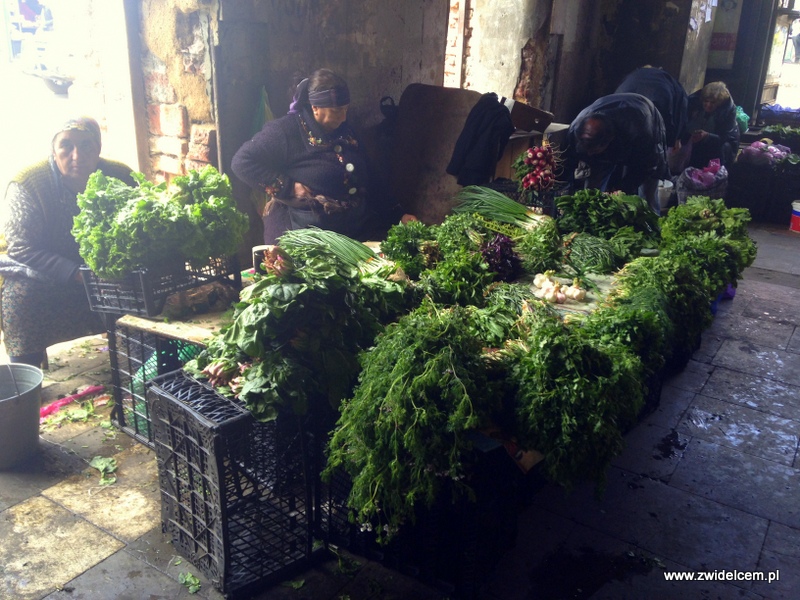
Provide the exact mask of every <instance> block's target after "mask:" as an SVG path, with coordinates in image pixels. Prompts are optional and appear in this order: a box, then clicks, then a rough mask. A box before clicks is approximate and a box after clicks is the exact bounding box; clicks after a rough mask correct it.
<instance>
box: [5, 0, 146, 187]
mask: <svg viewBox="0 0 800 600" xmlns="http://www.w3.org/2000/svg"><path fill="white" fill-rule="evenodd" d="M0 2H2V3H3V20H2V22H0V27H2V35H0V39H2V41H3V43H2V51H0V76H2V78H3V86H2V90H1V91H0V95H1V96H2V105H3V108H4V110H3V111H2V114H0V126H1V127H2V128H3V131H4V132H6V139H8V140H11V142H10V143H7V144H5V145H4V149H3V150H2V156H0V185H2V187H3V189H5V184H6V183H7V182H8V181H9V179H10V178H11V177H12V176H13V175H14V174H15V173H16V172H17V171H18V170H19V169H21V168H23V167H24V166H27V165H28V164H31V163H33V162H36V161H38V160H41V159H43V158H46V157H47V155H48V154H49V151H50V150H49V142H50V140H51V139H52V137H53V134H54V132H55V131H56V130H57V129H58V127H60V126H61V124H63V122H64V121H65V120H66V119H68V118H72V117H75V116H79V115H90V116H92V117H94V118H95V119H97V121H98V122H99V123H100V125H101V128H102V131H103V156H105V157H107V158H111V159H115V160H119V161H122V162H124V163H126V164H128V165H129V166H130V167H131V168H132V169H135V170H140V168H139V158H138V156H139V154H138V152H137V142H136V140H137V137H136V133H135V132H136V130H135V126H134V111H133V100H132V85H131V75H130V73H131V70H130V56H129V51H128V43H127V40H128V35H127V25H126V15H125V8H124V5H125V3H124V2H108V1H107V0H36V1H35V0H0Z"/></svg>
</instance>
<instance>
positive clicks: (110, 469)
mask: <svg viewBox="0 0 800 600" xmlns="http://www.w3.org/2000/svg"><path fill="white" fill-rule="evenodd" d="M89 466H90V467H92V468H94V469H97V470H98V471H100V485H112V484H114V483H116V482H117V476H116V475H114V472H115V471H116V470H117V459H116V458H113V457H110V458H109V457H103V456H95V457H94V458H93V459H92V460H91V461H90V462H89Z"/></svg>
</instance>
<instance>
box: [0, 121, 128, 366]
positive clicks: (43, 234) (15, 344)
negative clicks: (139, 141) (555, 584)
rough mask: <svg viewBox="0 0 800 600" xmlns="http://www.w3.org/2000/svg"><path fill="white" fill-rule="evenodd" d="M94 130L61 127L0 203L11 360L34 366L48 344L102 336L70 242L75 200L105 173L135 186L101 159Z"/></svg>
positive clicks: (71, 124) (1, 270) (120, 167)
mask: <svg viewBox="0 0 800 600" xmlns="http://www.w3.org/2000/svg"><path fill="white" fill-rule="evenodd" d="M100 147H101V140H100V126H99V125H98V124H97V121H95V120H94V119H91V118H88V117H81V118H78V119H73V120H70V121H68V122H67V123H65V124H64V125H63V126H62V127H61V129H60V130H59V131H58V132H57V133H56V134H55V136H54V137H53V140H52V152H51V154H50V156H49V157H48V158H46V159H44V160H42V161H41V162H39V163H36V164H33V165H31V166H29V167H27V168H26V169H23V170H22V171H21V172H20V173H18V174H17V175H16V176H15V177H14V178H13V179H12V181H11V182H10V183H9V185H8V188H7V190H6V197H5V207H4V210H5V216H4V223H3V233H4V235H5V242H6V244H7V249H8V251H7V254H5V255H0V274H1V275H2V277H3V285H2V291H1V292H0V293H1V294H2V313H1V314H2V328H3V341H4V343H5V347H6V352H7V353H8V355H9V357H10V360H11V362H22V363H27V364H31V365H34V366H40V365H41V364H42V363H43V361H44V360H45V358H46V354H45V351H46V349H47V347H48V346H50V345H52V344H56V343H59V342H64V341H68V340H72V339H75V338H78V337H82V336H85V335H91V334H93V333H100V332H102V331H103V330H104V327H103V323H102V321H101V319H100V318H99V315H98V313H94V312H92V311H91V310H90V308H89V301H88V298H87V296H86V290H85V288H84V286H83V283H82V280H81V276H80V271H79V268H80V266H81V264H82V260H81V257H80V255H79V253H78V244H77V242H76V241H75V238H74V237H73V236H72V233H71V231H72V226H73V218H74V217H75V216H76V215H77V214H78V211H79V209H78V205H77V194H79V193H81V192H83V191H84V190H85V189H86V182H87V181H88V179H89V175H91V174H92V173H94V172H95V171H96V170H98V169H100V170H101V171H103V173H105V174H106V175H109V176H111V177H116V178H118V179H121V180H122V181H125V182H126V183H128V184H129V185H134V181H133V179H132V178H131V169H130V168H129V167H128V166H126V165H124V164H122V163H119V162H115V161H110V160H106V159H104V158H100Z"/></svg>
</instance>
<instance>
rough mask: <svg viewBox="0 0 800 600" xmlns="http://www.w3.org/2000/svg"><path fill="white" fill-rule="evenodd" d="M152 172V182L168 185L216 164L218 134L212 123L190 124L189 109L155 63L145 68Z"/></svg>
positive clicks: (150, 169)
mask: <svg viewBox="0 0 800 600" xmlns="http://www.w3.org/2000/svg"><path fill="white" fill-rule="evenodd" d="M146 71H147V72H146V73H145V93H146V97H147V119H148V134H149V140H148V148H149V155H150V164H149V172H150V173H151V175H152V179H153V181H169V180H170V179H172V178H173V177H175V176H176V175H185V174H186V173H187V172H188V171H190V170H198V171H199V170H200V169H202V168H203V167H204V166H206V165H208V164H210V165H213V166H214V167H217V168H219V167H218V164H217V162H218V161H217V131H216V128H215V126H214V125H213V124H210V123H191V122H190V121H189V111H188V110H187V108H186V106H183V105H182V104H179V103H178V102H177V94H176V92H175V90H174V88H173V87H172V86H171V85H170V83H169V81H168V79H167V77H166V74H165V73H164V72H163V70H162V69H161V68H160V66H159V65H158V64H156V61H151V62H150V63H149V64H148V65H147V66H146Z"/></svg>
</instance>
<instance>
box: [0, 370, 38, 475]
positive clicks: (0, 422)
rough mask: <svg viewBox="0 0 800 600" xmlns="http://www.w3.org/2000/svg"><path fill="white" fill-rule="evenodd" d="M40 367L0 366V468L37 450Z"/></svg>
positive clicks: (14, 463) (29, 455)
mask: <svg viewBox="0 0 800 600" xmlns="http://www.w3.org/2000/svg"><path fill="white" fill-rule="evenodd" d="M43 379H44V374H43V373H42V370H41V369H38V368H37V367H34V366H31V365H25V364H21V363H20V364H18V363H15V364H7V365H0V469H8V468H10V467H13V466H14V465H16V464H17V463H19V462H21V461H22V460H24V459H26V458H29V457H31V456H33V455H34V454H36V452H38V450H39V408H40V405H41V401H42V380H43Z"/></svg>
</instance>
